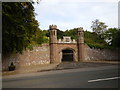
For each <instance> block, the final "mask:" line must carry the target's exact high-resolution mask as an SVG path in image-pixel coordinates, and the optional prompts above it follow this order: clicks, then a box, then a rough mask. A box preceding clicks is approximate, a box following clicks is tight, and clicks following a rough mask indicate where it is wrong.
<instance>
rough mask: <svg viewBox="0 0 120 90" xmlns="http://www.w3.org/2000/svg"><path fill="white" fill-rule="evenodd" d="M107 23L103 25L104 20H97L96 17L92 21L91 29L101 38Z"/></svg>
mask: <svg viewBox="0 0 120 90" xmlns="http://www.w3.org/2000/svg"><path fill="white" fill-rule="evenodd" d="M107 27H108V26H107V25H105V23H104V22H101V21H99V20H98V19H96V20H95V21H92V26H91V28H92V30H93V32H95V33H97V34H98V35H100V36H101V38H103V34H104V32H105V31H106V30H107Z"/></svg>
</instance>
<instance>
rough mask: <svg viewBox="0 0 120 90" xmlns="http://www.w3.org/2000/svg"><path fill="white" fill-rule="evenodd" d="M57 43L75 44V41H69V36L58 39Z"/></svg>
mask: <svg viewBox="0 0 120 90" xmlns="http://www.w3.org/2000/svg"><path fill="white" fill-rule="evenodd" d="M58 43H77V42H76V40H75V39H71V37H69V36H63V39H58Z"/></svg>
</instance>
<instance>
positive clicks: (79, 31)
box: [77, 27, 84, 61]
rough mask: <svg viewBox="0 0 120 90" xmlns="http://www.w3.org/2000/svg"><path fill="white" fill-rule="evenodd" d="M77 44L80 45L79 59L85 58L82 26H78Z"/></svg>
mask: <svg viewBox="0 0 120 90" xmlns="http://www.w3.org/2000/svg"><path fill="white" fill-rule="evenodd" d="M77 34H78V39H77V46H78V61H83V60H84V30H83V28H82V27H80V28H77Z"/></svg>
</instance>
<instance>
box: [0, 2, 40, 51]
mask: <svg viewBox="0 0 120 90" xmlns="http://www.w3.org/2000/svg"><path fill="white" fill-rule="evenodd" d="M2 28H3V32H2V35H3V36H2V44H3V45H2V46H3V48H2V51H3V53H8V52H20V53H21V52H22V50H24V49H25V48H26V47H27V46H28V45H29V44H30V43H31V40H32V37H33V35H34V34H35V32H36V30H37V29H38V22H37V20H35V15H34V7H33V5H32V3H31V2H3V3H2Z"/></svg>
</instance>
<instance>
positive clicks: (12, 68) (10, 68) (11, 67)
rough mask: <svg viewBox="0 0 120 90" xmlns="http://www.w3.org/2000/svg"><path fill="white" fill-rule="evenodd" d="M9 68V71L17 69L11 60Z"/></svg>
mask: <svg viewBox="0 0 120 90" xmlns="http://www.w3.org/2000/svg"><path fill="white" fill-rule="evenodd" d="M8 68H9V71H14V70H15V65H14V64H13V62H11V64H10V66H9V67H8Z"/></svg>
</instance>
